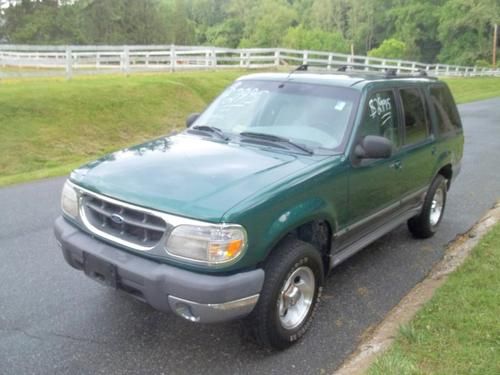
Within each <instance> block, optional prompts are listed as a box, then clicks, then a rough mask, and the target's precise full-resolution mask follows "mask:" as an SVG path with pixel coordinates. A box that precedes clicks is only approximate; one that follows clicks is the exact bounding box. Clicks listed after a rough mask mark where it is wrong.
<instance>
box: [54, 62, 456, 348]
mask: <svg viewBox="0 0 500 375" xmlns="http://www.w3.org/2000/svg"><path fill="white" fill-rule="evenodd" d="M463 143H464V138H463V132H462V125H461V121H460V117H459V115H458V112H457V109H456V105H455V103H454V100H453V98H452V96H451V94H450V91H449V89H448V87H447V86H446V84H445V83H443V82H440V81H438V80H435V79H431V78H428V77H425V76H411V77H410V76H398V75H395V74H382V73H381V74H362V73H355V74H354V73H352V74H351V73H342V72H336V73H312V72H307V71H306V72H303V71H297V72H293V73H291V74H282V73H269V74H253V75H248V76H245V77H242V78H240V79H238V80H237V81H236V82H234V83H233V84H232V85H231V86H230V87H229V88H227V89H226V90H225V91H224V92H223V93H222V94H221V95H220V96H219V97H218V98H217V99H215V100H214V102H213V103H212V104H210V105H209V106H208V108H207V109H206V110H205V111H204V112H203V113H202V114H193V115H191V116H190V117H189V118H188V120H187V128H186V129H185V130H184V131H182V132H181V133H178V134H175V135H170V136H165V137H161V138H158V139H155V140H152V141H150V142H147V143H144V144H141V145H138V146H134V147H130V148H126V149H123V150H120V151H117V152H114V153H112V154H109V155H107V156H104V157H103V158H101V159H99V160H96V161H93V162H91V163H88V164H86V165H84V166H82V167H80V168H78V169H76V170H75V171H73V172H72V173H71V176H70V178H69V179H68V181H67V182H66V183H65V185H64V188H63V192H62V211H63V215H62V216H61V217H60V218H58V219H57V221H56V223H55V235H56V237H57V240H58V242H59V244H60V246H61V248H62V251H63V254H64V258H65V259H66V261H67V262H68V263H69V264H70V265H71V266H73V267H74V268H76V269H78V270H82V271H83V272H85V274H86V275H87V276H89V277H90V278H92V279H94V280H96V281H99V282H101V283H103V284H105V285H108V286H111V287H113V288H116V289H119V290H121V291H125V292H126V293H128V294H130V295H131V296H133V297H135V298H137V299H139V300H141V301H144V302H147V303H149V304H150V305H151V306H153V307H154V308H156V309H158V310H162V311H170V312H174V313H175V314H177V315H179V316H181V317H183V318H185V319H187V320H190V321H193V322H202V323H210V322H221V321H227V320H231V319H236V318H244V322H246V325H245V326H246V327H247V328H248V331H249V332H250V333H251V334H252V336H253V337H254V338H255V339H256V340H257V341H258V342H259V343H260V344H262V345H264V346H267V347H272V348H277V349H283V348H286V347H288V346H290V345H291V344H292V343H294V342H295V341H297V340H298V339H299V338H300V337H301V336H302V335H303V334H304V333H305V332H306V330H307V328H308V326H309V325H310V323H311V320H312V317H313V316H314V313H315V310H316V309H317V307H318V302H319V300H320V296H321V289H322V285H323V283H324V279H325V277H326V276H327V274H328V273H329V271H330V270H331V269H332V268H333V267H335V266H336V265H338V264H339V263H341V262H342V261H344V260H345V259H347V258H348V257H350V256H351V255H353V254H354V253H356V252H357V251H359V250H361V249H362V248H364V247H365V246H367V245H368V244H369V243H371V242H373V241H374V240H376V239H377V238H379V237H381V236H382V235H384V234H385V233H387V232H389V231H391V230H392V229H394V228H396V227H397V226H399V225H400V224H402V223H404V222H407V223H408V228H409V230H410V231H411V233H412V234H413V235H414V236H415V237H417V238H426V237H430V236H432V235H433V234H434V233H435V231H436V230H437V228H438V226H439V223H440V221H441V219H442V217H443V212H444V208H445V204H446V195H447V192H448V189H449V188H450V185H451V184H452V181H453V180H454V178H455V177H456V176H457V174H458V172H459V169H460V161H461V158H462V153H463Z"/></svg>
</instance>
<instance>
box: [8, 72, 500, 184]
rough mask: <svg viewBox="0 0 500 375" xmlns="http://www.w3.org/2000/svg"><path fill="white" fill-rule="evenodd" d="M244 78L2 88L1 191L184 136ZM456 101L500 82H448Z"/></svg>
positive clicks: (79, 81)
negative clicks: (191, 117) (179, 131)
mask: <svg viewBox="0 0 500 375" xmlns="http://www.w3.org/2000/svg"><path fill="white" fill-rule="evenodd" d="M244 73H245V72H244V71H223V72H186V73H174V74H169V73H156V74H141V75H132V76H130V77H124V76H120V75H107V76H93V77H92V76H90V77H78V78H75V79H73V80H71V81H66V80H64V79H59V78H45V79H42V78H38V79H7V80H0V150H2V151H1V152H2V153H1V158H0V186H3V185H8V184H13V183H18V182H23V181H29V180H32V179H36V178H43V177H49V176H57V175H62V174H65V173H68V172H69V171H70V170H71V169H73V168H75V167H76V166H78V165H80V164H82V163H84V162H86V161H88V160H92V159H94V158H96V157H98V156H100V155H103V154H105V153H107V152H109V151H112V150H115V149H119V148H122V147H124V146H127V145H132V144H135V143H138V142H141V141H144V140H146V139H151V138H153V137H157V136H161V135H163V134H167V133H169V132H170V131H171V130H172V129H174V128H182V127H183V126H184V120H185V118H186V116H187V114H189V113H191V112H195V111H199V110H201V109H202V108H204V107H205V106H206V104H207V103H208V102H209V101H210V100H211V99H212V98H213V97H214V96H216V95H217V94H218V93H219V92H220V91H221V90H222V89H223V88H224V87H226V86H227V85H228V84H230V83H231V82H232V81H233V80H234V79H235V78H236V77H238V76H239V75H241V74H244ZM449 82H450V85H451V86H452V90H453V91H454V94H455V95H456V97H457V98H458V99H459V100H460V101H461V102H463V101H465V100H473V99H482V98H485V97H487V96H495V95H500V78H496V79H494V78H493V79H492V78H490V79H487V78H478V79H476V78H467V79H453V80H449Z"/></svg>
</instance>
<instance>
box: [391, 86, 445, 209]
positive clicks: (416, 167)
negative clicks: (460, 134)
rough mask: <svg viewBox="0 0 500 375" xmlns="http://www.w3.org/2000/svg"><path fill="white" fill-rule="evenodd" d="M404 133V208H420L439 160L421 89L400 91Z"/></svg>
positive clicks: (402, 173) (402, 167) (402, 161)
mask: <svg viewBox="0 0 500 375" xmlns="http://www.w3.org/2000/svg"><path fill="white" fill-rule="evenodd" d="M398 94H399V95H398V99H399V101H400V108H401V109H400V118H401V122H402V130H403V144H402V147H401V154H400V158H401V166H400V168H401V170H400V172H401V196H402V201H401V203H402V206H403V207H404V208H408V209H410V208H412V207H415V206H418V205H419V203H420V202H421V199H422V197H423V195H424V194H425V192H426V190H427V187H428V186H429V184H430V182H431V179H432V174H433V172H434V169H435V165H436V160H437V150H436V144H435V138H436V137H435V135H434V131H433V129H432V127H431V120H430V116H429V108H428V106H427V103H426V101H425V100H424V92H423V90H422V89H421V88H420V87H418V86H412V87H407V88H401V89H399V90H398Z"/></svg>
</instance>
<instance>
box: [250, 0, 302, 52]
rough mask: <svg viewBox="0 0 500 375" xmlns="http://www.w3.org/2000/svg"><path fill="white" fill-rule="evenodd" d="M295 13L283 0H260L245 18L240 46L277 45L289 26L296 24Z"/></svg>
mask: <svg viewBox="0 0 500 375" xmlns="http://www.w3.org/2000/svg"><path fill="white" fill-rule="evenodd" d="M297 18H298V16H297V13H296V12H295V11H294V9H293V8H292V7H291V6H290V4H289V3H287V2H286V1H285V0H278V1H276V0H260V1H258V2H257V3H255V5H254V6H253V8H252V9H251V11H250V13H249V14H248V19H247V20H245V21H246V22H245V29H244V37H243V39H242V40H241V42H240V46H241V47H278V46H279V45H280V43H281V40H282V39H283V36H284V35H285V33H286V31H287V30H288V28H289V27H291V26H296V25H297Z"/></svg>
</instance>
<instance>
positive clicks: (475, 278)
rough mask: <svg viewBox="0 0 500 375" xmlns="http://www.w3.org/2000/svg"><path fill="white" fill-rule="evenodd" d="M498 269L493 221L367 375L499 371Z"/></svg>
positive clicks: (499, 246)
mask: <svg viewBox="0 0 500 375" xmlns="http://www.w3.org/2000/svg"><path fill="white" fill-rule="evenodd" d="M499 269H500V224H497V225H496V227H494V229H493V230H492V231H491V232H490V233H488V234H487V235H486V236H485V237H484V238H483V239H482V240H481V241H480V243H479V244H478V245H477V247H476V248H475V249H474V250H473V252H472V254H471V255H470V257H469V258H468V259H467V260H466V262H465V263H464V264H463V265H462V266H461V267H460V268H459V269H458V270H457V271H455V272H454V273H452V274H451V275H450V278H449V279H448V280H447V281H446V283H445V284H444V285H443V286H442V287H441V288H439V289H438V290H437V291H436V294H435V295H434V296H433V298H432V299H431V300H430V301H429V302H428V303H427V304H426V305H425V306H424V308H423V309H422V310H421V311H420V312H419V313H418V314H417V316H416V317H415V319H414V320H413V321H412V322H410V323H409V324H407V325H404V326H402V327H401V328H400V333H399V335H398V337H397V338H396V341H395V343H394V344H393V345H392V347H391V348H390V349H389V351H388V352H386V353H385V354H383V355H382V356H381V357H380V358H378V359H377V361H376V362H375V363H374V365H372V367H371V368H370V370H369V371H368V374H370V375H382V374H383V375H393V374H394V375H410V374H411V375H417V374H436V375H437V374H439V375H446V374H450V375H451V374H481V375H489V374H491V375H494V374H495V375H496V374H500V272H499V271H498V270H499Z"/></svg>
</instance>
